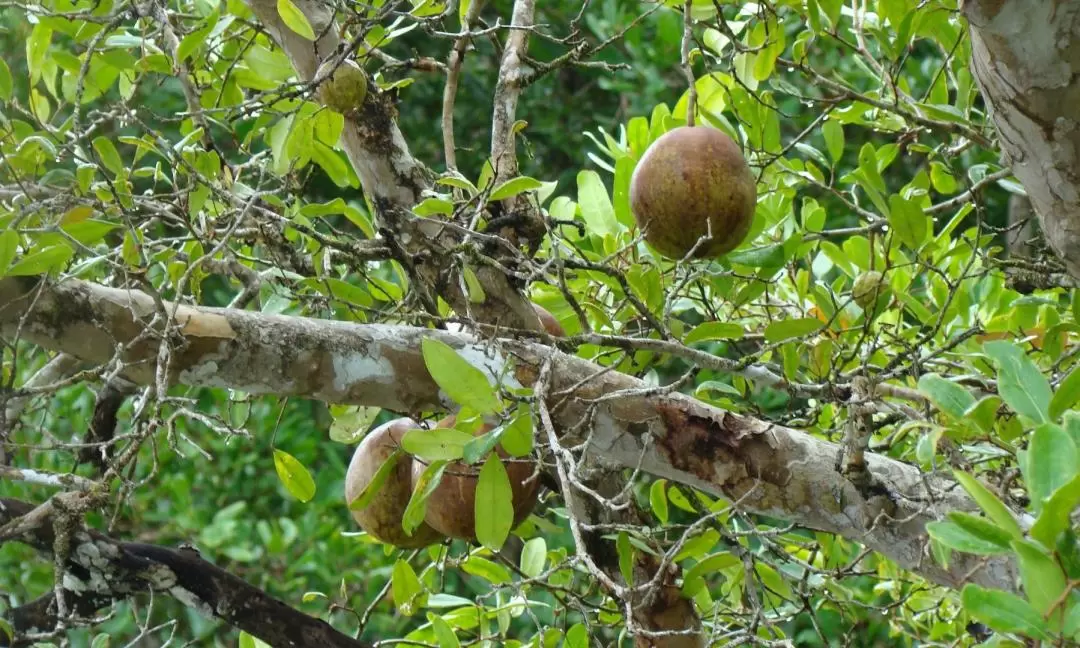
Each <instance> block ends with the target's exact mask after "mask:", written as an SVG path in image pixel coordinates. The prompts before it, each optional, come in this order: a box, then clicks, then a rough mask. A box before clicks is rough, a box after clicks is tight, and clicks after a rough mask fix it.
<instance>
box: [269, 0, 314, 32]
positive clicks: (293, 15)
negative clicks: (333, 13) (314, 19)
mask: <svg viewBox="0 0 1080 648" xmlns="http://www.w3.org/2000/svg"><path fill="white" fill-rule="evenodd" d="M277 10H278V15H279V16H281V20H282V22H284V23H285V26H286V27H288V28H289V29H291V30H293V31H294V32H296V33H297V34H300V35H301V36H303V37H304V38H306V39H308V40H309V41H313V40H315V30H314V29H312V28H311V23H310V22H308V19H307V16H305V15H304V12H302V11H300V8H299V7H297V6H296V5H295V4H293V2H292V0H277Z"/></svg>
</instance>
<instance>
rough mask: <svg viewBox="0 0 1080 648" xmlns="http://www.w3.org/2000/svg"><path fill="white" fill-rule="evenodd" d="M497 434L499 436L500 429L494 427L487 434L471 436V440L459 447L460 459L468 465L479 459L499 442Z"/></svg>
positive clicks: (486, 454)
mask: <svg viewBox="0 0 1080 648" xmlns="http://www.w3.org/2000/svg"><path fill="white" fill-rule="evenodd" d="M499 436H501V429H500V428H496V429H494V430H492V431H491V432H488V433H487V434H481V435H480V436H477V437H473V439H472V441H469V442H468V443H466V444H465V447H464V448H462V449H461V459H462V460H463V461H464V462H465V463H467V464H469V465H472V464H475V463H476V462H478V461H480V460H481V459H483V458H484V457H486V456H488V453H490V452H491V451H492V450H493V449H494V448H495V444H496V443H498V442H499Z"/></svg>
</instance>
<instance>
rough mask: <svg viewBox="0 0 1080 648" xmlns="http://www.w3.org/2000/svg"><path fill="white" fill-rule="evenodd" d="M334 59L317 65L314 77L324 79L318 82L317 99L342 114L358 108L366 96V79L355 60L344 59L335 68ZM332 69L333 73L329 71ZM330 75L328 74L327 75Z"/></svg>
mask: <svg viewBox="0 0 1080 648" xmlns="http://www.w3.org/2000/svg"><path fill="white" fill-rule="evenodd" d="M335 64H336V63H335V61H334V59H328V60H326V61H324V62H323V64H322V65H320V66H319V71H318V72H316V73H315V78H316V79H322V78H323V77H326V79H325V80H324V81H323V82H322V83H320V84H319V99H320V100H322V102H323V105H325V106H326V107H327V108H329V109H330V110H333V111H335V112H339V113H341V114H343V115H348V114H351V113H352V112H354V111H356V110H359V109H360V106H362V105H363V103H364V99H365V98H366V97H367V89H368V80H367V75H366V74H364V70H363V68H361V67H360V66H359V65H357V63H356V62H355V61H352V60H350V59H345V60H344V61H341V64H340V65H337V67H336V68H335V67H334V66H335ZM331 70H333V74H331V73H330V71H331ZM327 75H330V76H327Z"/></svg>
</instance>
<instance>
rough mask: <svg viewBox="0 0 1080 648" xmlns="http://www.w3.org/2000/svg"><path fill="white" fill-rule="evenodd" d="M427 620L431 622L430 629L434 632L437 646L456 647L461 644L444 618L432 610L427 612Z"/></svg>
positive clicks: (441, 647) (444, 647) (440, 647)
mask: <svg viewBox="0 0 1080 648" xmlns="http://www.w3.org/2000/svg"><path fill="white" fill-rule="evenodd" d="M427 620H428V623H430V624H431V631H432V632H433V633H435V641H437V642H438V643H439V648H458V647H459V646H461V642H460V641H458V638H457V635H456V634H455V633H454V629H453V628H451V627H450V624H449V623H447V622H446V620H445V619H443V618H442V617H441V616H439V615H438V614H435V613H434V612H428V613H427Z"/></svg>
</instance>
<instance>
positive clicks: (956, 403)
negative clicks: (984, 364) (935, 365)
mask: <svg viewBox="0 0 1080 648" xmlns="http://www.w3.org/2000/svg"><path fill="white" fill-rule="evenodd" d="M919 391H921V392H922V393H924V394H926V396H927V397H928V398H929V399H930V400H931V402H933V403H934V405H935V406H937V408H938V409H939V410H941V411H942V412H945V413H946V414H949V415H950V416H952V417H953V418H955V419H956V420H958V421H962V420H964V415H965V414H966V413H967V411H968V409H970V408H971V406H972V405H974V404H975V397H974V396H972V395H971V392H969V391H968V390H967V389H965V388H964V387H961V386H960V385H957V384H956V383H954V382H951V381H949V380H945V379H944V378H942V377H941V376H939V375H937V374H926V375H924V376H923V377H922V378H919Z"/></svg>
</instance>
